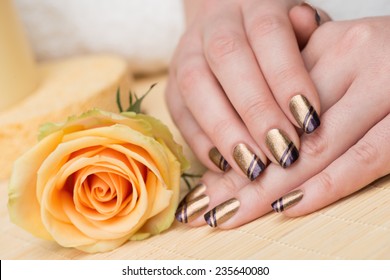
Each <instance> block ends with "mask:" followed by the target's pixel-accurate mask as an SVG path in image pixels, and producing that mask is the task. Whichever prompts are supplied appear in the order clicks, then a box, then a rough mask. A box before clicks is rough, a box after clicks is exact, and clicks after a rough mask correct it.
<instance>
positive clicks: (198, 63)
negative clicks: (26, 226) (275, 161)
mask: <svg viewBox="0 0 390 280" xmlns="http://www.w3.org/2000/svg"><path fill="white" fill-rule="evenodd" d="M177 60H178V61H180V62H181V63H180V65H179V67H178V69H177V70H176V75H175V79H176V80H177V86H178V90H179V92H180V93H181V95H182V97H183V98H182V99H183V102H184V103H185V106H186V107H187V108H188V109H189V111H190V113H191V114H192V116H193V118H194V119H195V121H196V122H197V123H198V125H199V127H200V129H201V130H202V131H204V132H205V134H206V135H207V136H208V138H209V139H210V140H211V141H212V143H213V145H214V146H215V147H216V148H212V149H209V148H210V147H209V146H204V145H202V144H201V143H196V139H194V140H193V141H191V142H192V143H193V146H196V149H195V150H196V151H198V153H197V155H198V156H199V158H200V160H201V161H202V162H203V163H204V164H205V166H207V167H208V168H210V169H211V170H214V171H217V167H218V168H219V169H220V170H222V171H226V170H227V169H228V168H229V166H232V167H233V168H234V169H235V170H236V171H237V172H240V174H242V175H243V176H247V178H249V179H250V180H254V179H256V178H257V177H258V176H259V175H260V174H261V172H262V171H263V170H264V169H265V166H266V163H267V158H266V156H265V154H264V153H263V152H262V151H261V150H260V148H259V147H258V146H257V144H256V142H255V141H254V140H253V139H252V137H251V136H250V134H249V132H248V131H247V129H246V127H245V125H244V124H243V123H242V121H241V119H240V118H239V116H238V115H237V113H236V112H235V110H234V108H233V107H232V106H231V104H230V102H229V100H228V99H227V98H226V96H225V94H224V93H223V91H222V89H221V87H220V85H219V83H218V81H217V80H216V79H215V78H214V75H213V73H212V72H211V71H210V69H209V67H208V65H207V62H206V61H205V59H204V57H203V56H202V55H201V54H199V53H193V54H191V55H188V53H182V54H181V56H179V57H178V58H177ZM182 128H183V129H184V130H185V129H186V128H185V127H184V124H183V127H182ZM207 155H208V157H209V158H208V159H206V156H207Z"/></svg>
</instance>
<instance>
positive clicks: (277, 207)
mask: <svg viewBox="0 0 390 280" xmlns="http://www.w3.org/2000/svg"><path fill="white" fill-rule="evenodd" d="M302 198H303V191H301V190H295V191H292V192H290V193H288V194H286V195H284V196H282V197H281V198H279V199H278V200H276V201H274V202H273V203H272V208H273V209H274V211H275V212H283V211H284V210H287V209H288V208H290V207H292V206H294V205H295V204H297V203H298V202H299V201H301V199H302Z"/></svg>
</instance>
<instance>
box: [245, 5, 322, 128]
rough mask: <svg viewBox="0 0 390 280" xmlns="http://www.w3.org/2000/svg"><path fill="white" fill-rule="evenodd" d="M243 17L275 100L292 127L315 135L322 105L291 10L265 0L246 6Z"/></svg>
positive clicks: (249, 38)
mask: <svg viewBox="0 0 390 280" xmlns="http://www.w3.org/2000/svg"><path fill="white" fill-rule="evenodd" d="M271 2H272V3H271ZM260 3H261V4H260ZM271 4H272V5H271ZM265 5H267V6H265ZM265 7H267V9H265ZM243 13H245V14H246V15H247V16H246V18H245V19H244V24H245V29H246V31H247V35H248V40H249V42H250V45H251V47H252V49H253V51H254V53H255V56H256V58H257V61H258V62H259V65H260V68H261V71H262V73H263V75H264V77H265V80H266V82H267V84H268V86H269V87H270V90H271V92H272V94H273V97H274V98H275V100H276V101H277V103H278V104H279V107H280V108H281V110H282V111H283V112H284V114H285V115H286V116H287V117H288V119H289V120H290V122H291V123H293V124H295V125H296V126H298V127H300V128H302V129H303V130H304V131H305V132H306V133H311V132H313V131H314V130H315V129H316V128H317V127H318V126H319V125H320V120H319V115H318V114H319V112H320V101H319V98H318V95H317V91H316V88H315V86H314V84H313V82H312V81H311V78H310V76H309V73H308V72H307V70H306V68H305V65H304V63H303V60H302V57H301V54H300V50H299V47H298V44H297V40H296V38H295V33H294V30H293V28H292V25H291V23H290V20H289V17H288V10H287V9H286V7H285V5H284V4H283V2H280V1H272V0H265V1H261V2H259V3H258V2H256V4H255V5H246V6H245V7H244V8H243Z"/></svg>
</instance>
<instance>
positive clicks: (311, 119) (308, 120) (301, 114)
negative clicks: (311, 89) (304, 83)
mask: <svg viewBox="0 0 390 280" xmlns="http://www.w3.org/2000/svg"><path fill="white" fill-rule="evenodd" d="M290 110H291V113H292V114H293V115H294V118H295V120H296V121H297V122H298V124H299V126H300V127H301V128H302V129H303V130H304V131H305V132H306V133H308V134H309V133H312V132H313V131H314V130H316V128H317V127H319V126H320V124H321V122H320V118H319V117H318V114H317V112H316V110H314V108H313V106H311V104H310V102H309V101H308V100H307V99H306V97H304V96H303V95H295V96H294V97H293V98H291V100H290Z"/></svg>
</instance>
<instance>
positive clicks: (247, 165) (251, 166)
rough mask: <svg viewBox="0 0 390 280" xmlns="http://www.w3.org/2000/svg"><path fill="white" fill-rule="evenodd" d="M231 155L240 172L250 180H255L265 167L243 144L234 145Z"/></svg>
mask: <svg viewBox="0 0 390 280" xmlns="http://www.w3.org/2000/svg"><path fill="white" fill-rule="evenodd" d="M233 157H234V160H235V161H236V162H237V164H238V166H239V167H240V168H241V170H242V172H244V174H245V175H246V176H247V177H248V178H249V180H251V181H253V180H255V179H256V178H257V177H258V176H259V175H260V173H261V172H262V171H263V170H264V169H265V165H264V163H263V162H262V161H261V160H260V158H259V157H258V156H256V155H255V154H254V153H253V152H252V151H251V150H249V149H248V147H247V146H246V145H245V144H238V145H237V146H236V147H234V150H233Z"/></svg>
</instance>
